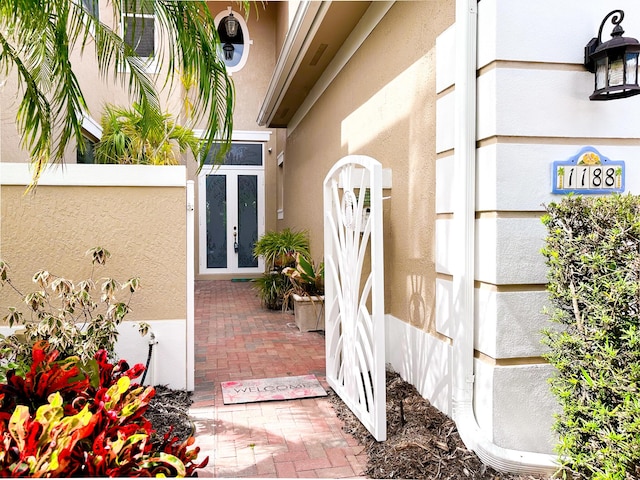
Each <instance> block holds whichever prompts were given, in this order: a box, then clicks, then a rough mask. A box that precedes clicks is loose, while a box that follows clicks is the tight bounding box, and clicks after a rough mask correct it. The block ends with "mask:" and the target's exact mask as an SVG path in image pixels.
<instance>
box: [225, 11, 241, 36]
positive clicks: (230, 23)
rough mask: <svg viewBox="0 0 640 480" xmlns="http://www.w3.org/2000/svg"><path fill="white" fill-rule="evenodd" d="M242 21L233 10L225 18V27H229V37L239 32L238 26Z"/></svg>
mask: <svg viewBox="0 0 640 480" xmlns="http://www.w3.org/2000/svg"><path fill="white" fill-rule="evenodd" d="M239 26H240V22H239V21H238V19H237V18H236V17H234V16H233V12H229V15H228V16H227V17H226V18H225V19H224V27H225V28H226V29H227V35H229V38H233V37H235V36H236V35H237V34H238V27H239Z"/></svg>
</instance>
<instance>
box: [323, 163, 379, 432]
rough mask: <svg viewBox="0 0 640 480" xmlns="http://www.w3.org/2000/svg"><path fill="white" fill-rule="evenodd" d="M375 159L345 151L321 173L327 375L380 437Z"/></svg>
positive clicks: (377, 198)
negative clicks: (346, 154) (322, 185)
mask: <svg viewBox="0 0 640 480" xmlns="http://www.w3.org/2000/svg"><path fill="white" fill-rule="evenodd" d="M382 239H383V236H382V166H381V164H380V162H378V161H377V160H374V159H373V158H371V157H366V156H361V155H350V156H347V157H344V158H343V159H342V160H340V161H338V162H337V163H336V164H335V165H334V166H333V168H332V169H331V170H330V171H329V173H328V174H327V176H326V177H325V180H324V261H325V340H326V361H327V382H328V383H329V385H330V386H331V388H333V390H334V391H335V392H336V393H337V394H338V395H340V397H341V398H342V400H343V401H344V402H345V404H346V405H347V406H348V407H349V408H350V409H351V410H352V411H353V413H354V414H355V415H356V416H357V417H358V418H359V419H360V421H361V422H362V424H363V425H364V426H365V427H366V428H367V429H368V430H369V431H370V432H371V434H372V435H373V436H374V437H375V439H376V440H378V441H383V440H386V437H387V427H386V393H385V352H384V345H385V338H384V256H383V250H382V242H383V240H382Z"/></svg>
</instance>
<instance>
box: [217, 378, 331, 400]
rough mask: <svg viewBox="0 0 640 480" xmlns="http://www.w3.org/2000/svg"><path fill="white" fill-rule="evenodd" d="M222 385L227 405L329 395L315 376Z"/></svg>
mask: <svg viewBox="0 0 640 480" xmlns="http://www.w3.org/2000/svg"><path fill="white" fill-rule="evenodd" d="M221 385H222V400H223V403H224V404H225V405H231V404H235V403H252V402H269V401H273V400H293V399H296V398H313V397H325V396H326V395H327V392H326V391H325V390H324V388H322V385H321V384H320V382H319V381H318V379H317V378H316V376H315V375H302V376H299V377H278V378H262V379H259V380H240V381H236V382H222V383H221Z"/></svg>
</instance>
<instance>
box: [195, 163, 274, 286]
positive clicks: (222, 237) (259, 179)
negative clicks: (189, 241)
mask: <svg viewBox="0 0 640 480" xmlns="http://www.w3.org/2000/svg"><path fill="white" fill-rule="evenodd" d="M205 169H206V167H205ZM198 187H199V188H198V191H199V207H200V208H199V215H198V217H199V227H200V228H199V237H200V238H199V244H200V249H199V250H200V255H199V265H200V273H201V274H203V273H227V274H240V275H241V274H243V273H246V274H255V273H262V272H264V262H263V260H262V258H255V257H254V256H253V245H254V243H255V242H256V241H257V240H258V238H260V236H261V235H262V234H263V233H264V170H263V169H255V168H247V167H238V166H226V165H222V166H219V167H216V168H215V169H214V170H212V171H209V172H205V173H202V174H201V175H200V176H199V178H198Z"/></svg>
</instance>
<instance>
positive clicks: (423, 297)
mask: <svg viewBox="0 0 640 480" xmlns="http://www.w3.org/2000/svg"><path fill="white" fill-rule="evenodd" d="M426 18H428V19H429V22H425V21H424V19H426ZM452 22H453V2H397V3H396V4H395V5H394V6H393V7H392V8H391V9H390V11H389V12H388V13H387V15H386V16H385V17H384V18H383V20H382V21H381V22H380V23H379V24H378V25H377V27H376V28H375V29H374V31H373V32H372V33H371V35H370V36H369V37H368V38H367V39H366V40H365V42H364V44H363V45H362V46H361V47H360V49H359V50H358V51H357V52H356V53H355V55H354V56H353V57H352V58H351V59H350V60H349V62H348V63H347V65H346V66H345V68H344V69H343V70H342V71H341V73H340V74H339V75H338V77H337V78H336V79H335V80H334V81H333V83H332V84H331V86H330V87H329V88H328V89H327V90H326V91H325V93H324V95H323V96H322V97H321V98H320V99H319V101H318V102H317V103H316V104H315V105H314V106H313V108H312V110H311V111H310V112H309V114H308V115H307V116H306V117H305V118H304V119H303V120H302V121H301V123H300V124H299V125H298V126H297V127H296V128H295V130H293V131H292V132H289V136H288V139H287V144H286V151H285V175H284V181H285V183H284V186H285V191H284V202H285V212H284V219H283V221H282V226H288V227H292V228H301V229H302V228H303V229H308V230H309V232H310V234H311V249H312V254H313V256H314V257H315V258H316V259H321V257H322V248H323V247H322V211H321V204H320V203H319V201H318V199H320V198H322V181H323V179H324V176H325V174H326V172H327V171H328V170H329V168H330V167H331V166H332V165H333V164H334V163H335V162H336V161H337V160H339V159H340V158H342V157H343V156H345V155H348V154H363V155H369V156H371V157H373V158H375V159H377V160H378V161H380V162H381V163H382V166H383V168H391V169H392V171H393V188H392V189H391V190H390V191H386V192H385V195H390V196H391V199H390V200H386V201H385V202H386V204H385V257H386V259H387V261H386V263H385V284H386V294H385V305H386V310H387V312H388V313H391V314H393V315H395V316H397V317H398V318H403V319H406V320H409V319H410V321H411V323H412V324H414V325H417V326H419V328H420V329H429V328H431V327H430V323H431V322H432V320H433V316H432V314H433V306H434V303H435V300H434V281H435V270H434V257H433V250H434V245H433V238H434V229H433V228H434V218H433V211H434V201H435V143H434V142H435V64H434V59H435V39H436V37H437V35H438V34H439V33H440V32H441V31H442V30H444V29H445V28H446V27H447V26H449V25H450V24H451V23H452ZM390 38H394V39H396V38H402V39H403V41H402V42H398V41H390V40H389V39H390ZM403 42H404V46H402V45H400V43H403ZM387 67H388V68H387Z"/></svg>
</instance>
